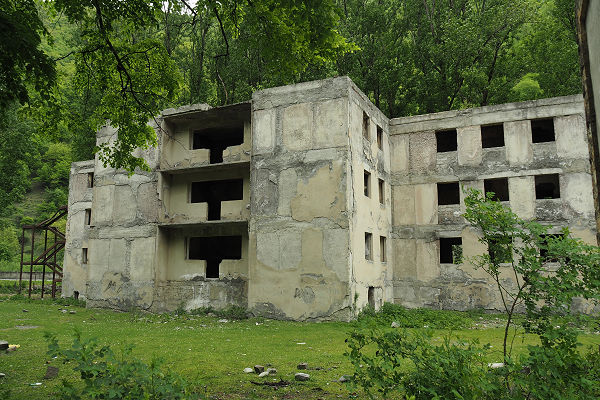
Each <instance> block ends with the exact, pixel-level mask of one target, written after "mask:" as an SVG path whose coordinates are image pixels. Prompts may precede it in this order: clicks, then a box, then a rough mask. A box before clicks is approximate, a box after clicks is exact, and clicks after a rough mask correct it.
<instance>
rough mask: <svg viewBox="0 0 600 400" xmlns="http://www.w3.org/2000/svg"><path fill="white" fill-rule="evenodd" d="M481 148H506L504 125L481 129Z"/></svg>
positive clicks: (486, 126) (487, 126)
mask: <svg viewBox="0 0 600 400" xmlns="http://www.w3.org/2000/svg"><path fill="white" fill-rule="evenodd" d="M481 147H483V148H484V149H487V148H490V147H504V126H503V125H502V124H495V125H483V126H482V127H481Z"/></svg>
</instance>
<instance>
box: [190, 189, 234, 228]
mask: <svg viewBox="0 0 600 400" xmlns="http://www.w3.org/2000/svg"><path fill="white" fill-rule="evenodd" d="M243 198H244V180H243V179H226V180H221V181H205V182H192V188H191V196H190V202H191V203H208V220H209V221H216V220H220V219H221V202H222V201H228V200H242V199H243Z"/></svg>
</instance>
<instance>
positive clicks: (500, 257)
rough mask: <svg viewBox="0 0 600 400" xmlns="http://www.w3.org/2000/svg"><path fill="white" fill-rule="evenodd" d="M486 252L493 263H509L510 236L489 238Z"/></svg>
mask: <svg viewBox="0 0 600 400" xmlns="http://www.w3.org/2000/svg"><path fill="white" fill-rule="evenodd" d="M488 254H489V256H490V260H491V261H492V263H494V264H504V263H510V262H511V261H512V238H511V237H509V236H498V237H497V238H490V240H489V242H488Z"/></svg>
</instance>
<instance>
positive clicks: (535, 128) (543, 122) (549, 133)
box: [531, 118, 555, 143]
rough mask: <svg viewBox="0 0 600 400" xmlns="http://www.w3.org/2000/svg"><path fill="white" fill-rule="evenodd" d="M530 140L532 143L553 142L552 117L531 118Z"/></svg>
mask: <svg viewBox="0 0 600 400" xmlns="http://www.w3.org/2000/svg"><path fill="white" fill-rule="evenodd" d="M531 141H532V142H533V143H544V142H554V141H555V135H554V118H543V119H534V120H532V121H531Z"/></svg>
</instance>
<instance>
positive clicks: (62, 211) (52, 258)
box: [19, 206, 67, 298]
mask: <svg viewBox="0 0 600 400" xmlns="http://www.w3.org/2000/svg"><path fill="white" fill-rule="evenodd" d="M65 215H67V206H62V207H60V208H59V209H58V211H56V213H55V214H54V215H53V216H52V217H50V218H48V219H47V220H45V221H42V222H40V223H38V224H35V225H23V231H22V233H21V269H20V271H19V293H20V292H21V282H22V281H23V266H24V265H25V266H27V265H29V297H31V291H32V286H33V267H34V265H40V266H42V298H44V284H45V282H46V267H48V268H49V269H50V271H52V298H55V297H56V284H57V283H58V282H62V277H63V269H62V266H60V265H59V264H58V262H57V259H56V256H57V254H58V252H59V251H61V250H62V249H64V247H65V234H64V233H63V232H61V231H59V230H58V229H57V228H56V227H54V226H51V225H52V224H53V223H55V222H56V221H58V220H59V219H61V218H62V217H64V216H65ZM25 231H31V251H30V254H29V256H30V260H29V261H24V257H25ZM36 231H37V232H43V235H44V250H43V252H42V253H41V254H40V255H39V256H37V257H36V256H35V233H36ZM48 233H50V237H48V236H49V235H48ZM49 239H50V241H51V244H49V242H48V240H49ZM25 273H27V272H25Z"/></svg>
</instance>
